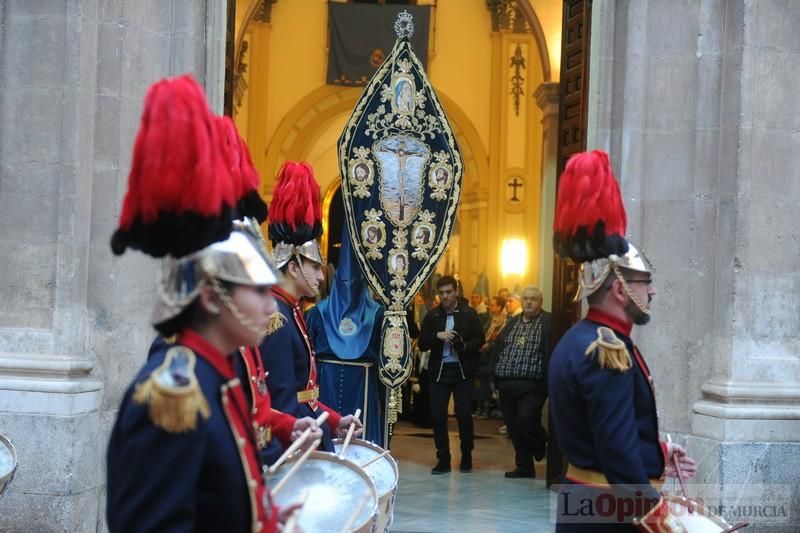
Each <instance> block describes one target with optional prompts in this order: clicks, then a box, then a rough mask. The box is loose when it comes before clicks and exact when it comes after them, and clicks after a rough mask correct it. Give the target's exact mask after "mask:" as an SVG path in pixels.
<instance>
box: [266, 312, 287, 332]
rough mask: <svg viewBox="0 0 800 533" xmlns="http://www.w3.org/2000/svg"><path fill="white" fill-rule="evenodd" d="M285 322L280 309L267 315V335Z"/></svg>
mask: <svg viewBox="0 0 800 533" xmlns="http://www.w3.org/2000/svg"><path fill="white" fill-rule="evenodd" d="M285 324H286V317H285V316H283V314H282V313H281V312H280V311H275V312H274V313H272V314H271V315H270V316H269V320H268V322H267V335H272V334H273V333H275V332H276V331H278V330H279V329H281V328H282V327H283V326H284V325H285Z"/></svg>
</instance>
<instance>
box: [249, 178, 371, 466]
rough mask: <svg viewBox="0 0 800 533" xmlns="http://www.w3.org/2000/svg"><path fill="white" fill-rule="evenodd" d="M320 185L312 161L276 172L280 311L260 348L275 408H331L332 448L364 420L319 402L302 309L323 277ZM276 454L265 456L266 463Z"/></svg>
mask: <svg viewBox="0 0 800 533" xmlns="http://www.w3.org/2000/svg"><path fill="white" fill-rule="evenodd" d="M321 218H322V217H321V212H320V203H319V185H318V184H317V182H316V180H315V179H314V173H313V170H312V169H311V165H309V164H308V163H295V162H287V163H285V164H284V165H283V166H282V167H281V169H280V172H279V173H278V178H277V183H276V185H275V190H274V192H273V196H272V203H271V204H270V208H269V237H270V239H271V240H272V245H273V251H272V253H273V259H274V261H275V265H276V266H277V267H278V268H279V269H280V270H281V272H282V273H283V281H282V282H281V284H280V286H279V287H276V288H275V289H274V293H275V297H276V299H277V301H278V312H277V313H275V315H273V317H272V319H271V321H270V325H269V328H268V331H267V336H266V337H265V338H264V341H263V342H262V343H261V346H260V347H259V350H260V352H261V354H262V360H263V364H264V369H265V370H266V372H267V388H268V389H269V392H270V395H271V396H272V406H273V407H274V408H275V409H278V410H280V411H283V412H284V413H288V414H291V415H293V416H296V417H304V416H312V417H315V418H316V417H318V416H319V415H321V414H322V413H323V412H326V411H327V412H328V414H329V416H328V421H327V424H324V425H323V428H322V429H323V433H324V436H323V439H322V444H321V448H322V449H323V450H324V451H329V452H332V451H334V447H333V441H332V439H331V434H343V433H345V432H346V431H347V429H348V427H349V426H350V424H351V423H352V424H354V426H355V432H354V435H355V436H359V435H360V434H361V432H362V424H361V421H360V420H358V419H357V418H355V417H354V416H352V415H347V416H342V415H340V414H339V413H337V412H336V411H335V410H333V409H331V408H329V407H327V406H326V405H325V404H323V403H322V402H320V401H319V382H318V379H317V361H316V354H315V352H314V347H313V345H312V343H311V339H310V337H309V335H308V326H307V325H306V321H305V318H304V316H303V311H302V307H301V305H302V300H303V298H314V297H315V296H317V294H318V293H319V287H320V284H321V283H322V280H323V260H322V254H321V252H320V249H319V243H318V242H317V240H316V239H317V238H318V237H319V236H320V235H321V233H322V222H321ZM276 459H277V456H276V455H272V456H269V457H265V460H266V461H267V463H268V464H271V463H272V462H274V461H275V460H276Z"/></svg>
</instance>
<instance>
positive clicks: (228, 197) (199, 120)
mask: <svg viewBox="0 0 800 533" xmlns="http://www.w3.org/2000/svg"><path fill="white" fill-rule="evenodd" d="M222 146H223V139H222V137H221V136H220V134H219V128H218V127H217V126H216V123H215V118H214V116H213V115H212V113H211V110H210V109H209V107H208V104H207V103H206V99H205V95H204V93H203V89H202V88H201V87H200V85H199V84H198V83H197V82H196V81H195V80H194V79H193V78H191V77H190V76H188V75H185V76H181V77H179V78H171V79H164V80H161V81H159V82H157V83H155V84H154V85H153V86H152V87H150V89H149V90H148V92H147V96H146V97H145V102H144V111H143V112H142V121H141V125H140V127H139V133H138V134H137V136H136V142H135V145H134V149H133V162H132V164H131V171H130V174H129V175H128V191H127V193H126V195H125V199H124V201H123V204H122V212H121V214H120V225H119V229H118V230H117V231H116V232H115V233H114V235H113V237H112V239H111V247H112V249H113V251H114V253H115V254H118V255H119V254H121V253H123V252H124V251H125V249H126V248H127V247H131V248H135V249H139V250H142V251H143V252H145V253H147V254H150V255H152V256H155V257H162V256H164V255H166V254H170V255H173V256H175V257H180V256H183V255H186V254H189V253H192V252H194V251H197V250H199V249H201V248H204V247H205V246H208V245H209V244H211V243H213V242H216V241H219V240H224V239H226V238H227V236H228V235H229V234H230V231H231V220H232V218H231V215H232V209H233V206H234V204H235V197H234V192H233V183H232V180H231V175H230V172H229V170H228V168H227V165H226V164H225V159H224V157H223V154H222V151H221V150H222Z"/></svg>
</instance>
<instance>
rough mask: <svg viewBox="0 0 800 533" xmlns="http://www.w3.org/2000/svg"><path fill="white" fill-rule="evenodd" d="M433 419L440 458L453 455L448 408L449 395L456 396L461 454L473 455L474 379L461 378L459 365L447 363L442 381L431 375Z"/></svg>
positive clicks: (434, 434)
mask: <svg viewBox="0 0 800 533" xmlns="http://www.w3.org/2000/svg"><path fill="white" fill-rule="evenodd" d="M431 374H432V376H431V378H432V379H431V384H430V385H431V386H430V395H431V420H432V421H433V440H434V442H435V443H436V454H437V457H445V456H448V455H449V454H450V440H449V437H448V434H447V406H448V404H449V403H450V395H451V394H452V395H453V403H454V404H455V412H456V420H457V421H458V435H459V438H460V439H461V453H462V455H463V454H465V453H470V452H472V447H473V432H474V430H473V427H472V387H473V382H472V380H471V379H464V378H463V377H462V376H461V369H460V368H459V365H458V363H447V364H445V365H444V367H443V368H442V372H441V376H440V379H439V381H436V378H437V376H436V375H435V374H434V373H433V372H431Z"/></svg>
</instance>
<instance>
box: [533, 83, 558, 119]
mask: <svg viewBox="0 0 800 533" xmlns="http://www.w3.org/2000/svg"><path fill="white" fill-rule="evenodd" d="M533 98H534V100H536V105H537V106H539V109H541V110H542V112H543V113H544V115H545V116H549V115H558V98H559V84H558V82H545V83H543V84H541V85H539V87H538V88H537V89H536V90H535V91H534V92H533Z"/></svg>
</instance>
